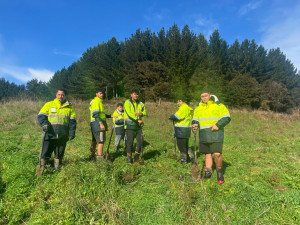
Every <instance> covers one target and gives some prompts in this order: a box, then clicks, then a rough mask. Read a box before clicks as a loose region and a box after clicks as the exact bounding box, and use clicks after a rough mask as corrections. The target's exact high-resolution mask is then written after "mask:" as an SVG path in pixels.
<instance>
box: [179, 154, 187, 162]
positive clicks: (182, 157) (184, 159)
mask: <svg viewBox="0 0 300 225" xmlns="http://www.w3.org/2000/svg"><path fill="white" fill-rule="evenodd" d="M186 160H187V155H186V153H180V163H181V164H186Z"/></svg>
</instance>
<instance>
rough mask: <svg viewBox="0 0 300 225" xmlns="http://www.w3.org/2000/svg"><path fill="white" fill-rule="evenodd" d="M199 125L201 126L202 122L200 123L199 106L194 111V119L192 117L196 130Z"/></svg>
mask: <svg viewBox="0 0 300 225" xmlns="http://www.w3.org/2000/svg"><path fill="white" fill-rule="evenodd" d="M199 127H200V124H199V116H198V108H196V109H195V111H194V116H193V119H192V128H193V129H194V130H196V129H198V128H199Z"/></svg>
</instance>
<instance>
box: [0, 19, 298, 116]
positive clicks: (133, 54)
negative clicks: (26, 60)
mask: <svg viewBox="0 0 300 225" xmlns="http://www.w3.org/2000/svg"><path fill="white" fill-rule="evenodd" d="M0 87H1V89H0V90H1V91H0V99H1V98H5V97H14V96H16V95H18V94H20V93H24V92H26V95H27V96H29V97H34V98H48V99H49V96H50V97H51V98H53V96H54V94H51V95H50V94H49V93H54V92H55V90H56V89H57V88H63V89H65V90H66V91H67V93H68V96H69V97H72V98H80V99H84V100H85V99H90V98H92V97H93V96H94V94H95V90H96V89H98V88H100V87H102V88H103V87H104V88H106V90H107V97H108V98H112V97H117V96H122V97H123V96H125V97H128V93H129V91H130V90H131V89H132V88H133V87H135V88H139V89H140V90H141V95H142V98H143V99H144V100H145V101H148V100H154V101H156V100H158V99H160V98H161V99H164V100H173V99H174V97H175V96H177V95H185V96H186V97H187V99H189V100H192V101H196V102H198V101H200V92H201V90H202V89H203V88H209V89H210V90H213V94H216V95H217V96H218V97H219V98H220V99H221V101H222V102H223V103H225V104H227V105H229V106H233V107H247V108H253V109H258V108H261V109H264V110H273V111H278V112H287V111H289V110H291V109H292V108H294V107H299V106H300V76H299V74H297V70H296V69H295V67H294V66H293V64H292V63H291V62H290V60H288V59H287V58H286V56H285V55H284V53H282V52H281V51H280V49H279V48H277V49H270V50H266V49H265V48H264V47H263V46H262V45H259V46H258V45H257V44H256V43H255V40H251V41H250V40H248V39H245V40H244V41H242V42H241V43H240V42H239V41H238V40H236V41H235V42H234V43H233V44H232V45H228V43H227V42H226V41H225V40H224V39H222V38H221V37H220V34H219V32H218V30H215V31H214V32H213V33H212V35H211V36H210V39H209V40H206V38H205V37H204V35H203V34H201V33H200V34H199V35H196V34H195V33H193V32H192V31H191V30H190V29H189V27H188V26H187V25H186V26H184V28H183V29H182V30H180V29H179V28H178V26H177V25H176V24H175V25H173V26H172V27H171V28H169V30H167V31H165V29H164V28H162V29H161V30H160V31H159V32H158V33H154V32H151V30H149V29H147V30H145V31H141V30H140V29H138V30H137V31H136V32H135V33H134V34H132V35H131V37H130V38H128V39H125V41H121V42H118V41H117V40H116V38H115V37H112V38H111V39H110V40H109V41H107V42H106V43H104V42H103V43H101V44H98V45H97V46H95V47H91V48H88V49H87V50H86V52H84V53H83V54H82V57H81V58H80V59H79V60H78V61H77V62H74V63H73V64H72V65H70V66H69V67H68V68H62V69H61V70H59V71H57V72H56V73H55V74H54V76H53V77H52V78H51V80H50V81H49V82H47V83H43V82H40V81H37V80H31V81H29V82H28V83H27V85H26V88H25V87H24V86H22V85H21V86H18V85H15V84H13V83H12V84H10V83H9V82H7V81H5V80H4V79H1V80H0ZM2 87H3V88H2Z"/></svg>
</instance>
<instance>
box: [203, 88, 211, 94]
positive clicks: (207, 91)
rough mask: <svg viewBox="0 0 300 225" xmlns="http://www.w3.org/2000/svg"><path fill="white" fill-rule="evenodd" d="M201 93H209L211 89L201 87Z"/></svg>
mask: <svg viewBox="0 0 300 225" xmlns="http://www.w3.org/2000/svg"><path fill="white" fill-rule="evenodd" d="M203 93H208V94H211V90H210V89H209V88H203V89H202V90H201V94H203Z"/></svg>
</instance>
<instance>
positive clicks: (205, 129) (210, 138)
mask: <svg viewBox="0 0 300 225" xmlns="http://www.w3.org/2000/svg"><path fill="white" fill-rule="evenodd" d="M230 120H231V118H230V114H229V111H228V109H227V108H226V107H225V105H223V104H221V103H216V102H214V101H213V100H209V101H208V102H207V103H203V102H201V103H200V104H199V106H198V107H197V108H196V109H195V112H194V116H193V121H192V124H198V125H199V127H200V131H199V141H200V142H201V143H214V142H223V140H224V127H225V126H226V125H227V124H228V123H229V122H230ZM214 124H215V125H216V126H217V127H218V128H219V130H217V131H212V130H211V127H212V125H214Z"/></svg>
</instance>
